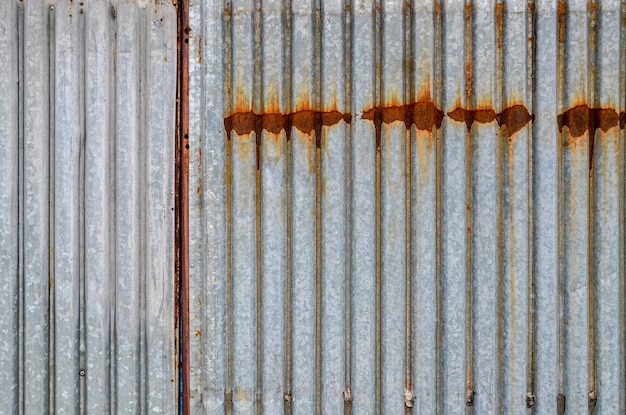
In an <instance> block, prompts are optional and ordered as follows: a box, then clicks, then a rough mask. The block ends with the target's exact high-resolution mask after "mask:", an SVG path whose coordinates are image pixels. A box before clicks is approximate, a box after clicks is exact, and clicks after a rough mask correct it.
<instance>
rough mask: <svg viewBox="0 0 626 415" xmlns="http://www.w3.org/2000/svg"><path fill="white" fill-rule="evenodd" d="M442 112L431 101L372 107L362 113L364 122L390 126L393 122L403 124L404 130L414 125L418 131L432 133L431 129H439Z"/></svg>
mask: <svg viewBox="0 0 626 415" xmlns="http://www.w3.org/2000/svg"><path fill="white" fill-rule="evenodd" d="M443 115H444V114H443V111H441V110H440V109H439V108H437V107H436V106H435V104H433V103H432V102H431V101H422V102H414V103H412V104H405V105H398V106H389V107H374V108H371V109H369V110H367V111H365V112H364V113H363V116H362V118H363V119H364V120H370V121H374V125H376V123H377V121H379V122H380V123H385V124H391V123H393V122H395V121H401V122H404V125H405V127H406V129H407V130H408V129H410V128H411V126H412V125H414V126H415V127H416V128H417V129H418V130H422V131H432V130H433V127H436V128H437V129H439V128H441V122H442V121H443Z"/></svg>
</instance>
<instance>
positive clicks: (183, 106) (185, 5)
mask: <svg viewBox="0 0 626 415" xmlns="http://www.w3.org/2000/svg"><path fill="white" fill-rule="evenodd" d="M177 6H178V9H177V14H178V28H177V29H178V42H177V49H178V60H177V72H178V87H177V91H176V94H177V101H178V108H177V126H176V127H177V128H176V135H177V137H176V147H177V148H176V158H177V159H178V160H177V161H178V162H177V166H176V167H177V170H178V171H177V172H176V177H177V179H178V180H177V181H178V183H177V189H176V190H177V191H176V201H175V205H176V212H175V213H176V219H177V226H176V229H177V235H176V247H175V251H176V253H177V258H176V260H177V264H176V270H177V272H178V290H179V296H180V298H179V299H178V302H179V307H180V308H179V315H178V316H177V318H178V319H179V321H180V323H179V324H180V327H181V332H180V333H181V334H180V335H181V337H182V338H181V339H179V347H180V348H181V356H182V359H181V360H182V361H181V362H180V364H181V366H182V373H181V375H180V379H179V382H180V383H182V402H181V405H180V406H181V409H182V414H183V415H189V413H190V407H189V405H190V392H189V382H190V376H189V374H190V366H189V363H190V362H189V355H190V353H189V151H188V146H189V140H188V139H189V44H188V42H189V38H188V35H189V30H190V28H189V0H178V3H177Z"/></svg>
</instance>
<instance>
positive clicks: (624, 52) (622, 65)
mask: <svg viewBox="0 0 626 415" xmlns="http://www.w3.org/2000/svg"><path fill="white" fill-rule="evenodd" d="M620 14H621V16H620V21H621V22H622V24H621V25H620V46H621V47H620V49H619V50H620V51H621V52H620V60H619V69H620V73H621V76H620V79H619V82H620V86H619V88H620V91H622V92H623V91H626V1H622V3H621V8H620ZM619 110H620V111H622V113H623V112H624V111H626V94H624V93H622V94H620V106H619ZM625 139H626V130H624V129H621V130H620V132H619V147H618V148H619V153H618V156H619V162H618V166H619V176H618V177H619V180H618V195H619V199H618V200H619V204H618V210H619V213H618V215H619V223H621V224H622V226H620V227H619V241H620V244H621V246H620V249H619V265H618V280H619V298H620V300H619V310H618V312H619V316H620V317H619V324H620V327H625V324H626V301H625V298H626V287H625V282H624V279H625V275H624V267H625V260H626V242H625V240H624V238H625V236H626V235H625V231H624V226H623V224H624V223H625V220H626V217H625V216H626V211H625V209H626V201H625V199H626V189H625V186H626V160H625V156H626V154H625V149H626V147H625V144H624V141H625ZM625 332H626V331H625V330H620V339H619V340H620V342H619V344H620V350H619V353H620V356H619V362H620V368H619V369H620V376H619V382H620V385H623V384H624V383H625V382H626V350H625V349H626V341H625V340H626V338H625V337H626V336H625V335H626V333H625ZM625 398H626V396H625V391H624V388H622V391H621V396H620V400H621V402H620V403H619V404H618V406H617V408H618V410H621V411H622V412H623V411H624V410H625V407H626V402H624V400H625Z"/></svg>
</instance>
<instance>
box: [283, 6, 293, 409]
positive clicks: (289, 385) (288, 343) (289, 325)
mask: <svg viewBox="0 0 626 415" xmlns="http://www.w3.org/2000/svg"><path fill="white" fill-rule="evenodd" d="M283 1H284V4H283V20H284V42H285V45H284V52H285V55H284V60H283V62H284V64H283V65H284V66H283V78H284V82H285V108H286V109H287V110H288V111H291V109H292V107H293V103H292V100H291V97H292V93H293V91H292V89H293V88H292V78H291V71H292V52H291V36H292V32H291V30H292V26H291V0H283ZM285 130H286V131H285V135H286V143H285V147H286V150H285V231H286V235H285V256H286V258H285V320H284V324H285V339H284V342H285V360H284V365H285V379H284V382H285V387H284V399H285V409H284V415H291V406H292V402H293V396H292V391H293V242H292V232H293V219H292V213H293V212H292V209H293V200H292V187H293V182H292V179H293V177H292V175H293V172H292V169H293V144H292V141H291V130H292V127H291V126H290V125H286V126H285Z"/></svg>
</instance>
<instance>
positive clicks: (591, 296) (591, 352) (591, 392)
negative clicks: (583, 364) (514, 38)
mask: <svg viewBox="0 0 626 415" xmlns="http://www.w3.org/2000/svg"><path fill="white" fill-rule="evenodd" d="M587 7H588V10H587V15H588V27H587V30H588V38H589V44H588V56H589V57H588V63H587V73H588V78H587V94H588V98H587V102H588V105H589V107H591V108H598V107H599V106H598V104H599V100H598V93H597V92H598V91H597V87H598V86H597V84H596V79H595V77H596V76H597V72H596V69H597V68H596V31H597V18H596V9H597V7H598V4H597V3H596V1H595V0H589V2H588V4H587ZM595 141H596V126H595V120H591V122H590V126H589V142H588V157H589V175H588V178H587V183H588V189H589V190H588V194H587V226H588V228H587V287H588V290H589V292H588V297H587V301H588V323H587V324H588V327H587V331H588V337H587V350H588V357H587V365H588V367H587V373H588V379H587V392H588V406H589V414H590V415H593V414H594V413H595V406H596V402H597V399H598V392H597V390H596V353H595V349H596V336H595V307H594V306H595V290H594V285H595V284H594V281H595V276H594V273H595V267H594V260H593V258H594V243H593V242H594V211H595V185H594V176H595V174H594V173H595V171H594V170H595V169H594V167H595V160H594V145H595Z"/></svg>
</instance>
